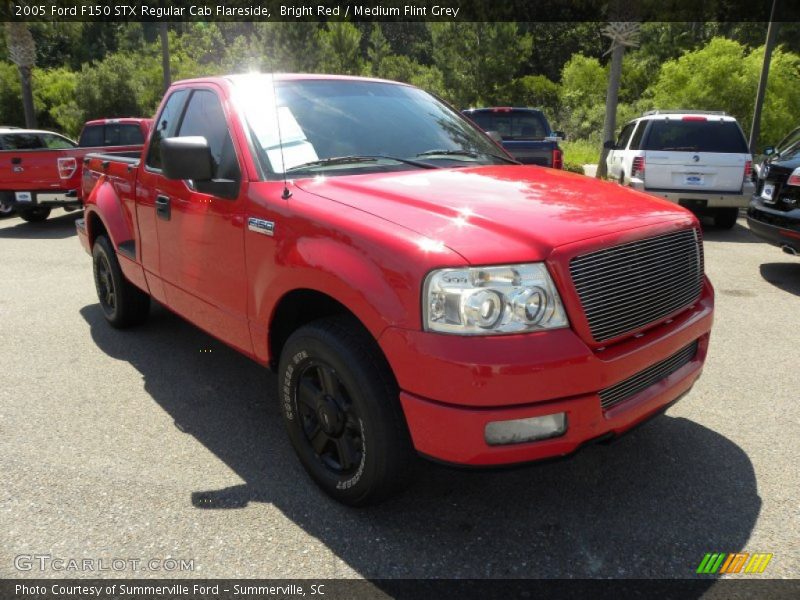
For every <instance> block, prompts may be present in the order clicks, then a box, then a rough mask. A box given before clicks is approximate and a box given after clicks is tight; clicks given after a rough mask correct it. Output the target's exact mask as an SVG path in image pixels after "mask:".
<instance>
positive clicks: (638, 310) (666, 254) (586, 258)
mask: <svg viewBox="0 0 800 600" xmlns="http://www.w3.org/2000/svg"><path fill="white" fill-rule="evenodd" d="M570 274H571V275H572V282H573V284H574V285H575V289H576V291H577V292H578V297H579V298H580V299H581V304H582V306H583V310H584V313H585V314H586V319H587V320H588V322H589V329H590V330H591V332H592V337H593V338H594V339H595V340H596V341H598V342H602V341H605V340H608V339H611V338H614V337H617V336H619V335H622V334H624V333H627V332H629V331H633V330H635V329H638V328H640V327H643V326H645V325H648V324H650V323H654V322H656V321H658V320H659V319H662V318H664V317H666V316H667V315H669V314H670V313H673V312H675V311H676V310H678V309H680V308H681V307H684V306H688V305H690V304H691V303H692V302H694V301H695V300H697V298H698V297H699V296H700V291H701V288H702V285H703V250H702V242H701V241H700V239H699V238H698V234H697V231H696V230H695V229H686V230H683V231H678V232H677V233H668V234H666V235H660V236H657V237H653V238H648V239H644V240H638V241H636V242H630V243H628V244H622V245H620V246H614V247H612V248H605V249H603V250H599V251H597V252H592V253H591V254H585V255H583V256H578V257H576V258H573V259H572V261H571V262H570Z"/></svg>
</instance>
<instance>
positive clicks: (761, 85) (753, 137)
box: [748, 0, 778, 154]
mask: <svg viewBox="0 0 800 600" xmlns="http://www.w3.org/2000/svg"><path fill="white" fill-rule="evenodd" d="M777 6H778V0H772V10H771V11H770V14H769V25H768V26H767V43H766V44H765V45H764V65H763V66H762V67H761V77H759V79H758V91H757V92H756V106H755V108H754V109H753V126H752V127H751V128H750V143H749V144H748V145H749V146H750V154H755V153H756V144H758V136H759V134H760V133H761V109H762V107H763V106H764V94H765V93H766V91H767V78H768V77H769V64H770V61H771V60H772V48H773V46H775V37H776V36H777V34H778V25H777V23H775V9H776V7H777Z"/></svg>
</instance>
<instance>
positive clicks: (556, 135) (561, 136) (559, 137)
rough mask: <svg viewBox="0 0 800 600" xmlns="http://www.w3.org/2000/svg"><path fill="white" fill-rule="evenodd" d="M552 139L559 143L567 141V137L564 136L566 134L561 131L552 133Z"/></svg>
mask: <svg viewBox="0 0 800 600" xmlns="http://www.w3.org/2000/svg"><path fill="white" fill-rule="evenodd" d="M553 137H554V138H556V140H558V141H559V142H560V141H562V140H565V139H567V136H566V134H564V132H563V131H554V132H553Z"/></svg>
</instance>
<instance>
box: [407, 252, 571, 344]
mask: <svg viewBox="0 0 800 600" xmlns="http://www.w3.org/2000/svg"><path fill="white" fill-rule="evenodd" d="M422 298H423V303H424V304H423V307H422V313H423V319H424V322H425V329H426V330H427V331H440V332H443V333H458V334H461V335H494V334H500V333H522V332H526V331H536V330H540V329H557V328H559V327H568V326H569V321H568V320H567V315H566V313H565V312H564V307H563V305H562V304H561V298H559V296H558V292H557V291H556V286H555V285H554V284H553V280H552V279H551V278H550V274H549V273H548V272H547V267H545V266H544V264H543V263H532V264H527V265H507V266H498V267H470V268H462V269H440V270H438V271H433V272H431V273H430V274H428V277H426V279H425V286H424V289H423V296H422Z"/></svg>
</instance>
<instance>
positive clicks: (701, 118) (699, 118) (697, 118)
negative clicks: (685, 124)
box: [681, 115, 708, 121]
mask: <svg viewBox="0 0 800 600" xmlns="http://www.w3.org/2000/svg"><path fill="white" fill-rule="evenodd" d="M681 120H682V121H708V119H706V118H705V117H698V116H695V115H692V116H690V117H683V119H681Z"/></svg>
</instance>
